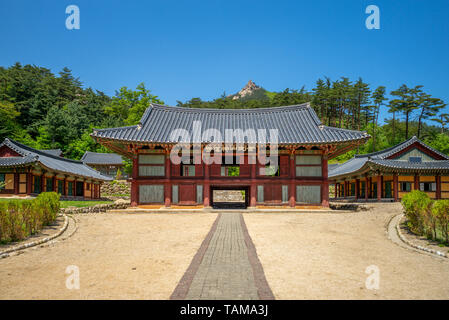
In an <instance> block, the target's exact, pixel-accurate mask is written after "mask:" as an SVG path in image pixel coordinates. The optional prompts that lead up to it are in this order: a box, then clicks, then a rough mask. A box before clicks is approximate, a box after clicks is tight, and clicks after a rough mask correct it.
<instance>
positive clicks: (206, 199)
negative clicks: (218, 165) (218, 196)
mask: <svg viewBox="0 0 449 320" xmlns="http://www.w3.org/2000/svg"><path fill="white" fill-rule="evenodd" d="M202 161H203V164H204V188H203V192H204V207H205V208H207V207H210V180H209V177H210V164H208V163H206V162H204V157H202Z"/></svg>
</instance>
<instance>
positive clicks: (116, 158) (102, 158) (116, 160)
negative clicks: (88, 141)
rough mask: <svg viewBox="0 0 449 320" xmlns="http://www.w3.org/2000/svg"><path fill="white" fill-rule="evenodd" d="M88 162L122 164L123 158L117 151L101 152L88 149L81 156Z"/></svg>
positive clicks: (82, 159) (83, 160)
mask: <svg viewBox="0 0 449 320" xmlns="http://www.w3.org/2000/svg"><path fill="white" fill-rule="evenodd" d="M81 161H82V162H84V163H86V164H88V165H89V164H104V165H121V164H122V163H123V159H122V157H121V156H120V155H118V154H116V153H99V152H90V151H86V152H85V153H84V155H83V157H82V158H81Z"/></svg>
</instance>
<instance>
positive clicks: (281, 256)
mask: <svg viewBox="0 0 449 320" xmlns="http://www.w3.org/2000/svg"><path fill="white" fill-rule="evenodd" d="M374 206H375V209H374V210H370V211H362V212H354V213H335V214H322V213H307V214H291V213H285V214H282V215H276V214H245V215H244V217H245V221H246V224H247V227H248V230H249V233H250V235H251V237H252V239H253V242H254V244H255V246H256V249H257V253H258V256H259V259H260V261H261V263H262V265H263V268H264V271H265V275H266V278H267V281H268V283H269V285H270V287H271V289H272V291H273V293H274V295H275V297H276V299H449V260H448V259H445V260H444V259H443V258H437V257H432V256H429V255H426V254H424V253H418V252H415V251H412V250H409V249H406V248H403V247H401V246H399V245H397V244H395V243H393V242H392V241H391V240H390V239H389V238H388V235H387V233H386V225H387V223H388V222H389V220H390V218H391V217H392V216H394V215H395V214H397V213H400V212H401V209H400V204H399V203H395V204H375V205H374ZM444 250H446V251H447V248H445V249H444ZM368 266H376V267H377V268H378V271H379V289H378V290H368V289H367V288H366V286H365V281H366V279H367V277H368V276H370V274H368V273H365V271H366V268H367V267H368ZM370 283H371V282H370Z"/></svg>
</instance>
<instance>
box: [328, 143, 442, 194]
mask: <svg viewBox="0 0 449 320" xmlns="http://www.w3.org/2000/svg"><path fill="white" fill-rule="evenodd" d="M329 182H330V183H331V184H334V186H335V188H334V190H335V194H334V197H335V198H336V199H352V200H365V201H368V200H370V199H372V200H375V201H381V200H385V201H399V200H401V198H402V197H403V196H404V195H405V194H406V193H407V192H410V191H412V190H421V191H424V192H426V193H427V194H428V195H429V196H430V197H431V198H433V199H449V157H448V156H447V155H445V154H443V153H441V152H439V151H438V150H435V149H433V148H431V147H429V146H428V145H426V144H424V143H423V142H422V141H420V140H419V139H417V138H416V137H412V138H411V139H409V140H407V141H405V142H402V143H400V144H398V145H396V146H394V147H392V148H388V149H385V150H382V151H378V152H374V153H369V154H363V155H356V156H355V157H354V158H353V159H351V160H349V161H347V162H345V163H343V164H340V165H335V166H332V168H331V169H330V170H329Z"/></svg>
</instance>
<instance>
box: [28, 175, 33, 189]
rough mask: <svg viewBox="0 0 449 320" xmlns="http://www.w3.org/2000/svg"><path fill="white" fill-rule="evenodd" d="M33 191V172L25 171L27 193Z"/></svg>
mask: <svg viewBox="0 0 449 320" xmlns="http://www.w3.org/2000/svg"><path fill="white" fill-rule="evenodd" d="M30 193H33V174H32V173H31V172H28V173H27V194H30Z"/></svg>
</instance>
